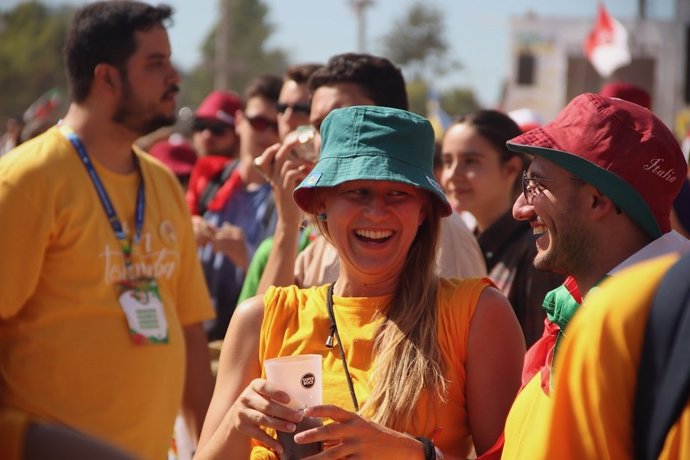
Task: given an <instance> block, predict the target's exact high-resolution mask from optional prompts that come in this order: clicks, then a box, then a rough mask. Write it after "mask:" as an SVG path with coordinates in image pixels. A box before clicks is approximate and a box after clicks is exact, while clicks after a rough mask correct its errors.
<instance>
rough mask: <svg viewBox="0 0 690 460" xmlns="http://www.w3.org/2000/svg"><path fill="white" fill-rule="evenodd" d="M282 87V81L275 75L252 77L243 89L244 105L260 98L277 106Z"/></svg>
mask: <svg viewBox="0 0 690 460" xmlns="http://www.w3.org/2000/svg"><path fill="white" fill-rule="evenodd" d="M282 86H283V80H281V78H280V77H278V76H277V75H272V74H264V75H259V76H258V77H254V78H252V80H251V81H250V82H249V83H247V87H246V88H245V89H244V103H245V104H246V103H247V101H248V100H249V99H251V98H253V97H260V98H263V99H266V100H267V101H269V102H274V103H276V104H277V103H278V97H279V96H280V88H281V87H282Z"/></svg>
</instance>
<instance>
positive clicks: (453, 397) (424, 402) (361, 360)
mask: <svg viewBox="0 0 690 460" xmlns="http://www.w3.org/2000/svg"><path fill="white" fill-rule="evenodd" d="M490 285H491V282H490V281H489V280H488V279H485V278H484V279H466V280H441V281H440V289H439V299H438V308H439V325H438V340H439V344H440V348H441V353H442V356H443V362H444V366H445V369H447V375H446V378H447V379H448V380H449V382H450V385H449V394H448V402H447V403H446V404H445V405H443V406H440V405H439V403H438V402H430V401H429V398H428V395H426V394H424V393H423V394H422V397H421V398H420V401H419V402H418V404H417V411H416V416H415V424H414V426H408V427H406V429H405V430H404V431H406V432H408V433H410V434H413V435H415V436H427V437H429V436H431V435H432V434H433V433H438V434H437V435H436V436H435V437H434V442H435V444H436V445H437V446H438V447H439V448H440V449H441V451H442V452H444V453H446V454H447V455H456V456H460V457H466V456H468V455H469V453H470V452H471V451H472V439H471V436H470V429H469V426H468V423H467V414H466V402H465V358H466V351H467V339H468V334H469V323H470V320H471V318H472V315H473V314H474V311H475V309H476V306H477V301H478V300H479V296H480V295H481V293H482V291H483V290H484V288H486V287H487V286H490ZM327 290H328V286H320V287H313V288H308V289H299V288H297V287H296V286H290V287H285V288H271V289H269V290H268V292H267V293H266V296H265V297H264V304H265V312H264V320H263V324H262V327H261V342H260V347H259V360H260V362H261V364H262V368H263V362H264V360H266V359H268V358H275V357H278V356H289V355H298V354H308V353H316V354H320V355H322V356H323V358H324V359H323V402H324V404H335V405H337V406H340V407H342V408H344V409H346V410H351V411H353V410H354V407H353V403H352V399H351V397H350V392H349V389H348V385H347V380H346V378H345V373H344V370H343V364H342V361H341V358H340V353H339V350H338V348H337V347H334V348H331V349H329V348H326V346H325V343H326V338H327V337H328V334H329V324H330V322H329V317H328V312H327V309H326V294H327ZM390 299H391V297H390V296H382V297H369V298H345V297H338V296H334V297H333V303H334V311H335V316H336V322H337V324H338V332H339V335H340V339H341V340H342V343H343V347H344V349H345V353H346V355H347V363H348V367H349V370H350V375H351V376H352V382H353V385H354V388H355V393H356V395H357V399H358V401H359V404H360V406H361V405H362V404H363V403H364V402H365V401H366V399H367V397H368V395H369V393H370V391H371V383H370V382H369V376H370V372H371V365H372V361H373V360H372V352H373V346H374V333H375V331H376V328H377V327H378V326H379V324H380V320H381V319H380V318H381V316H380V315H377V312H379V311H380V310H381V309H383V308H385V306H386V305H387V304H388V303H389V301H390ZM252 458H276V457H275V455H273V453H272V452H269V451H268V450H267V449H265V448H264V447H255V448H254V449H253V451H252Z"/></svg>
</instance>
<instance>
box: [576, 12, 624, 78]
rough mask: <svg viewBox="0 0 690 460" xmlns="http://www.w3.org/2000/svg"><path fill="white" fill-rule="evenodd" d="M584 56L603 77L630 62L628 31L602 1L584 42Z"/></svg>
mask: <svg viewBox="0 0 690 460" xmlns="http://www.w3.org/2000/svg"><path fill="white" fill-rule="evenodd" d="M584 51H585V56H587V59H589V61H590V62H591V63H592V65H593V66H594V69H595V70H596V71H597V73H599V75H601V76H602V77H604V78H608V77H610V76H611V75H612V74H613V72H615V71H616V69H619V68H621V67H623V66H625V65H628V64H630V62H631V60H632V59H631V57H630V48H629V47H628V31H627V30H625V27H623V24H621V23H620V22H618V21H617V20H616V19H615V18H614V17H613V16H611V15H609V13H608V11H606V8H605V7H604V5H603V4H602V3H600V4H599V16H598V17H597V22H596V24H595V25H594V28H593V29H592V31H591V32H590V33H589V35H588V36H587V39H586V40H585V44H584Z"/></svg>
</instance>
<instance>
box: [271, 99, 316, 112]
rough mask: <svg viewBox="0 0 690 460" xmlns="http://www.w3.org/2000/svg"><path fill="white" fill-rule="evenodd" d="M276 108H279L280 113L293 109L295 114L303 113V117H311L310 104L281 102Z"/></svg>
mask: <svg viewBox="0 0 690 460" xmlns="http://www.w3.org/2000/svg"><path fill="white" fill-rule="evenodd" d="M276 107H277V108H278V113H285V112H286V111H287V109H292V111H293V112H294V113H301V114H302V115H309V113H310V112H311V105H310V104H309V103H308V102H297V103H295V104H285V103H283V102H279V103H278V105H277V106H276Z"/></svg>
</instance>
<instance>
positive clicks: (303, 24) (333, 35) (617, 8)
mask: <svg viewBox="0 0 690 460" xmlns="http://www.w3.org/2000/svg"><path fill="white" fill-rule="evenodd" d="M43 1H44V3H47V4H51V5H58V4H65V3H69V4H73V5H80V4H84V3H87V2H86V1H85V0H43ZM160 1H162V2H166V3H168V4H170V5H172V6H173V7H174V8H175V11H176V14H175V24H174V25H173V26H172V27H171V29H170V39H171V42H172V47H173V58H174V60H175V62H176V63H177V64H178V65H179V66H180V67H181V68H183V69H189V68H191V67H192V66H194V65H195V64H197V63H198V62H199V56H200V52H199V48H200V45H201V43H202V41H203V39H204V37H205V36H206V34H207V33H208V31H209V30H210V28H211V27H212V25H213V23H214V21H215V19H216V18H217V5H218V2H217V0H167V1H166V0H160ZM263 1H264V3H265V4H266V5H267V6H268V8H269V11H270V13H269V21H270V22H271V24H273V26H274V28H275V32H274V34H273V35H272V37H271V39H270V41H269V46H276V47H281V48H284V49H286V50H287V51H288V52H289V55H290V58H291V61H292V62H295V63H297V62H307V61H309V62H325V61H326V60H327V59H328V58H329V57H330V56H332V55H333V54H337V53H342V52H346V51H354V50H356V46H357V39H356V35H357V21H356V18H355V15H354V13H353V12H352V9H351V7H350V1H349V0H263ZM415 1H418V0H374V4H373V5H372V6H371V7H370V8H369V9H368V10H367V15H366V19H367V51H368V52H371V53H374V54H378V53H381V50H382V37H383V36H384V35H385V34H387V33H388V32H390V31H391V29H392V28H393V25H394V23H395V21H396V20H399V19H400V18H402V17H403V16H404V14H405V12H406V11H407V9H408V8H409V6H410V5H412V4H413V3H415ZM675 1H676V0H647V3H648V6H647V14H648V16H649V17H654V18H669V17H671V15H672V14H673V9H674V5H675V3H674V2H675ZM677 1H685V0H677ZM597 2H598V0H577V1H575V0H507V1H506V0H482V1H476V0H425V3H428V4H430V5H434V6H437V7H438V8H440V9H441V10H442V11H443V12H444V16H445V29H446V38H447V40H448V43H449V45H450V57H451V58H452V59H454V60H457V61H460V62H461V63H462V64H463V68H462V69H461V70H458V71H454V72H453V73H452V74H449V75H446V76H444V77H443V78H442V79H438V80H436V81H434V82H433V84H434V85H435V86H436V87H437V88H438V89H440V90H442V89H445V88H447V87H450V86H455V85H459V86H466V87H470V88H472V89H474V90H475V92H476V94H477V95H478V97H479V100H480V102H481V103H482V104H484V105H485V106H493V105H495V104H496V102H497V99H498V95H499V91H500V87H501V83H502V81H503V79H504V78H506V75H507V73H508V68H509V62H508V23H509V22H508V21H509V18H510V17H511V16H514V15H523V14H526V13H527V12H528V11H533V12H535V13H537V14H538V15H540V16H558V17H580V18H592V21H594V18H595V16H596V11H597ZM17 3H19V1H18V0H0V9H6V8H9V7H11V6H13V5H15V4H17ZM152 3H158V1H152ZM604 3H605V5H606V7H607V9H608V10H609V12H610V13H611V14H612V15H613V16H615V17H616V18H618V19H630V18H634V17H635V15H636V14H637V4H638V1H637V0H605V2H604Z"/></svg>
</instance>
